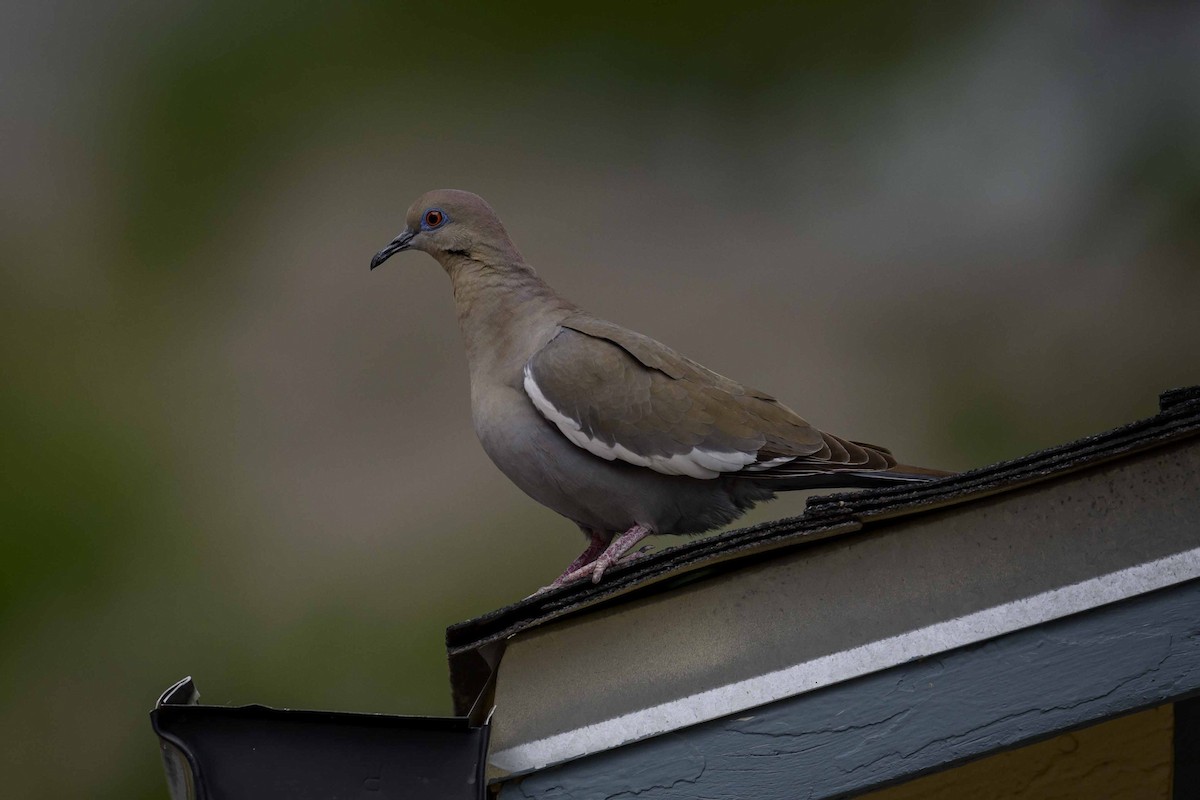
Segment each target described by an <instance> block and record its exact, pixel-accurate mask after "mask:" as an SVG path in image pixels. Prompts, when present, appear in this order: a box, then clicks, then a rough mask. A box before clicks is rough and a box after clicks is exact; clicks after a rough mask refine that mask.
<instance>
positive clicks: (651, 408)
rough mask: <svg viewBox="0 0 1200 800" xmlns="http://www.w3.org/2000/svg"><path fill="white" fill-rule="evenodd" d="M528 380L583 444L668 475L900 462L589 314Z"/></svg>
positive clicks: (751, 474) (535, 364)
mask: <svg viewBox="0 0 1200 800" xmlns="http://www.w3.org/2000/svg"><path fill="white" fill-rule="evenodd" d="M524 386H525V392H526V394H527V395H528V396H529V399H530V400H531V401H532V402H533V404H534V406H536V407H537V409H538V411H540V412H541V413H542V415H543V416H545V417H546V419H548V420H549V421H550V422H552V423H554V424H555V425H556V426H557V427H558V429H559V431H561V432H562V434H563V435H564V436H566V437H567V438H568V439H569V440H571V441H572V442H574V443H575V444H576V445H577V446H579V447H581V448H583V449H585V450H587V451H588V452H590V453H592V454H593V455H596V456H599V457H600V458H604V459H607V460H610V461H611V460H614V459H619V460H621V461H624V462H626V463H629V464H635V465H637V466H641V467H647V468H649V469H653V470H655V471H657V472H661V473H664V474H667V475H688V476H691V477H693V478H701V479H711V478H716V477H718V476H719V475H726V474H733V473H736V474H738V476H739V477H744V478H746V479H751V480H764V481H769V480H787V481H794V480H795V479H796V478H799V477H803V476H806V475H825V474H829V473H831V472H843V471H845V472H855V471H863V470H870V471H874V470H886V469H888V468H889V467H891V466H894V465H895V463H896V462H895V459H893V458H892V456H891V454H890V453H889V452H888V451H887V450H885V449H884V448H880V447H875V446H873V445H864V444H860V443H856V442H850V441H846V440H844V439H841V438H838V437H836V436H833V435H831V434H826V433H822V432H821V431H819V430H817V429H816V428H814V427H813V426H812V425H810V424H808V423H807V422H805V421H804V420H803V419H801V418H800V417H799V416H798V415H797V414H796V413H795V412H793V411H792V410H791V409H789V408H788V407H787V406H785V405H783V404H782V403H780V402H778V401H777V400H775V398H773V397H771V396H770V395H768V394H766V393H764V392H760V391H757V390H754V389H750V388H747V387H745V386H742V385H741V384H739V383H737V382H735V381H732V380H730V379H728V378H726V377H724V376H722V375H718V374H717V373H715V372H713V371H712V370H709V369H707V368H705V367H703V366H701V365H699V364H697V363H696V362H694V361H692V360H690V359H688V358H686V357H684V356H682V355H680V354H679V353H676V352H675V351H674V350H672V349H670V348H669V347H666V346H665V345H663V344H661V343H659V342H656V341H655V340H653V339H650V338H649V337H646V336H642V335H641V334H638V333H634V332H633V331H629V330H626V329H624V328H621V327H620V326H617V325H613V324H612V323H609V322H604V321H603V320H598V319H596V318H594V317H591V316H588V315H584V314H577V315H575V316H572V317H570V318H568V319H567V320H566V321H564V322H563V323H562V327H561V329H560V330H559V332H558V333H557V335H556V336H555V337H554V338H553V339H552V340H551V341H550V342H549V343H547V344H546V346H545V347H543V348H542V349H541V350H539V351H538V352H537V353H536V354H534V356H533V357H532V358H531V359H530V360H529V361H528V363H527V364H526V365H525V378H524Z"/></svg>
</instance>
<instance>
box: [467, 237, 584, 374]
mask: <svg viewBox="0 0 1200 800" xmlns="http://www.w3.org/2000/svg"><path fill="white" fill-rule="evenodd" d="M443 266H445V268H446V272H448V273H449V274H450V280H451V282H452V283H453V284H454V303H455V306H456V307H457V309H458V326H459V328H460V329H461V330H462V335H463V343H464V344H465V345H466V349H467V363H468V365H469V366H470V370H471V383H472V384H473V386H474V385H481V384H482V383H485V382H486V383H502V384H506V385H513V386H514V387H518V386H520V385H521V382H522V380H523V375H522V371H523V369H524V367H525V362H526V361H528V360H529V358H530V357H531V356H532V355H533V354H534V353H535V352H537V351H538V350H539V349H540V348H541V347H542V346H543V345H545V344H546V342H548V341H549V340H550V337H551V336H553V335H554V331H555V330H556V329H557V326H558V324H559V323H560V322H561V321H562V320H563V319H564V318H566V317H567V316H569V315H570V314H572V313H573V312H575V311H577V310H578V309H577V307H576V306H575V305H574V304H572V303H571V302H569V301H567V300H565V299H563V298H562V297H559V296H558V295H557V294H555V292H554V290H553V289H551V288H550V287H549V286H548V285H547V284H546V282H545V281H543V280H542V279H541V278H539V277H538V275H537V273H536V272H534V271H533V268H532V267H530V266H528V265H527V264H524V263H522V262H511V263H504V264H488V263H485V262H482V261H477V260H474V259H470V258H457V259H454V260H451V261H448V262H445V263H444V264H443Z"/></svg>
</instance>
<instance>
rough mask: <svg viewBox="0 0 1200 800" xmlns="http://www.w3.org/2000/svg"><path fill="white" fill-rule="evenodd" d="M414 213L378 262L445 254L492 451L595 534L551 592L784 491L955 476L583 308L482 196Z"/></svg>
mask: <svg viewBox="0 0 1200 800" xmlns="http://www.w3.org/2000/svg"><path fill="white" fill-rule="evenodd" d="M406 222H407V227H406V229H405V230H404V232H402V233H401V234H400V235H399V236H397V237H396V238H395V239H393V240H392V241H391V242H390V243H389V244H388V246H387V247H385V248H384V249H383V250H380V251H379V252H378V253H377V254H376V255H375V257H374V258H373V259H371V269H374V268H375V267H377V266H379V265H380V264H381V263H383V262H384V261H386V260H387V259H388V258H389V257H390V256H392V255H394V254H395V253H398V252H400V251H402V250H409V249H413V250H423V251H424V252H426V253H429V254H430V255H431V256H433V257H434V258H436V259H437V260H438V262H439V263H440V264H441V265H442V267H443V268H444V269H445V270H446V272H447V273H448V274H449V275H450V280H451V282H452V283H453V287H454V301H455V304H456V306H457V309H458V323H459V327H460V328H461V330H462V335H463V341H464V343H465V344H466V349H467V361H468V365H469V368H470V376H471V409H472V416H473V419H474V423H475V432H476V434H477V435H478V436H479V440H480V442H481V443H482V444H483V449H484V450H485V451H487V454H488V456H490V457H491V459H492V461H494V462H495V463H496V466H498V467H499V468H500V470H501V471H502V472H503V473H504V474H505V475H507V476H508V477H509V479H510V480H512V482H513V483H515V484H516V485H517V486H519V487H520V488H521V489H522V490H524V491H525V493H526V494H528V495H529V496H530V497H532V498H533V499H534V500H537V501H538V502H539V503H541V504H543V505H545V506H547V507H549V508H551V509H553V510H554V511H557V512H558V513H559V514H562V515H563V516H564V517H567V518H568V519H570V520H572V521H573V522H574V523H575V524H576V525H578V526H579V527H580V528H581V529H582V530H583V532H584V533H585V534H586V535H587V537H588V539H589V543H588V546H587V549H586V550H584V551H583V553H582V554H581V555H580V556H579V558H577V559H575V561H574V562H573V563H572V564H571V565H570V566H569V567H568V568H567V569H566V571H565V572H563V574H562V575H560V576H559V577H558V579H557V580H556V581H554V583H552V584H551V586H560V585H562V584H565V583H569V582H571V581H574V580H578V579H581V578H584V577H587V576H590V577H591V580H592V581H593V582H598V581H599V580H600V578H601V576H602V575H603V574H604V571H605V570H606V569H608V567H610V566H611V565H612V564H614V563H616V562H617V560H618V559H620V558H621V557H622V556H624V555H625V554H626V553H628V552H629V551H630V550H631V549H632V548H633V547H634V546H635V545H637V544H638V543H639V542H640V541H641V540H642V539H643V538H645V537H646V536H647V535H650V534H674V533H701V532H704V531H708V530H712V529H713V528H717V527H720V526H722V525H725V524H726V523H728V522H730V521H732V520H734V519H736V518H737V517H739V516H741V515H742V514H743V513H745V511H746V510H747V509H749V508H751V507H753V506H754V504H755V503H757V502H760V501H764V500H770V499H772V498H774V496H775V492H777V491H786V490H790V489H811V488H817V487H870V486H884V485H889V484H895V483H911V482H914V481H928V480H932V479H934V478H937V477H940V476H943V475H946V474H948V473H945V472H941V471H938V470H930V469H923V468H921V467H912V466H907V465H903V464H898V463H897V462H896V459H895V458H894V457H893V456H892V454H891V453H890V452H889V451H888V450H887V449H886V448H883V447H878V446H876V445H871V444H864V443H862V442H853V441H849V440H846V439H842V438H841V437H838V436H834V435H832V434H829V433H823V432H822V431H819V430H817V429H816V428H814V427H813V426H812V425H810V424H808V423H807V422H805V421H804V420H803V419H801V418H800V417H799V416H797V415H796V413H795V412H793V411H792V410H791V409H790V408H788V407H787V406H785V405H783V404H782V403H780V402H779V401H778V400H776V399H775V398H773V397H771V395H769V394H766V393H764V392H760V391H757V390H755V389H750V388H747V387H745V386H742V385H741V384H739V383H736V382H734V381H731V380H729V379H728V378H725V377H723V376H721V375H718V374H717V373H715V372H713V371H712V370H709V369H706V368H705V367H702V366H701V365H699V364H697V363H696V362H694V361H692V360H690V359H688V358H685V357H684V356H682V355H680V354H679V353H677V352H675V351H674V350H672V349H671V348H669V347H667V346H666V345H663V344H661V343H659V342H657V341H655V340H653V339H651V338H649V337H646V336H643V335H641V334H639V333H635V332H633V331H630V330H627V329H625V328H622V327H620V326H618V325H614V324H613V323H611V322H605V321H604V320H601V319H597V318H596V317H593V316H592V315H591V314H588V313H587V312H586V311H583V310H581V309H580V308H579V307H578V306H576V305H575V304H574V303H571V302H570V301H568V300H565V299H563V298H562V297H559V296H558V295H557V294H555V292H554V290H553V289H551V288H550V287H549V286H548V285H547V284H546V283H545V282H544V281H543V280H542V279H541V278H539V277H538V275H537V273H535V272H534V270H533V269H532V268H531V267H530V266H529V265H528V264H526V263H525V260H524V259H523V258H522V257H521V254H520V253H519V252H518V251H517V248H516V246H515V245H513V243H512V240H511V239H509V237H508V234H507V233H506V232H505V230H504V226H503V225H501V223H500V220H499V218H497V216H496V214H495V212H494V211H492V208H491V207H490V206H489V205H488V204H487V203H486V202H484V200H483V199H482V198H480V197H478V196H476V195H474V194H471V193H470V192H463V191H457V190H453V189H441V190H436V191H432V192H428V193H426V194H425V195H423V196H421V197H420V198H419V199H418V200H417V201H416V202H415V203H413V205H412V206H411V207H410V208H409V209H408V216H407V220H406ZM548 588H549V587H548Z"/></svg>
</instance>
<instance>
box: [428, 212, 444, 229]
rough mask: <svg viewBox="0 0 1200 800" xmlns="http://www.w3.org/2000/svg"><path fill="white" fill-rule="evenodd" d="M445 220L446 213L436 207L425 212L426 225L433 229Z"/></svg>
mask: <svg viewBox="0 0 1200 800" xmlns="http://www.w3.org/2000/svg"><path fill="white" fill-rule="evenodd" d="M445 221H446V215H445V214H443V213H442V212H441V211H439V210H438V209H436V208H431V209H429V210H428V211H426V212H425V219H424V222H425V227H426V228H428V229H431V230H432V229H433V228H436V227H438V226H439V225H441V224H442V223H443V222H445Z"/></svg>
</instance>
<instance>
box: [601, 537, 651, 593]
mask: <svg viewBox="0 0 1200 800" xmlns="http://www.w3.org/2000/svg"><path fill="white" fill-rule="evenodd" d="M652 533H654V531H652V530H650V528H648V527H646V526H645V525H641V524H639V525H634V526H633V527H632V528H630V529H629V530H627V531H625V532H624V533H622V534H621V535H620V536H618V537H617V538H615V539H613V540H612V543H611V544H609V546H608V547H607V548H606V549H605V551H604V552H603V553H601V554H600V557H599V558H597V559H596V560H595V562H594V563H593V564H592V565H591V571H592V583H599V582H600V578H602V577H604V571H605V570H607V569H608V568H609V567H611V566H612V565H613V564H615V563H617V562H618V561H620V560H621V557H622V556H624V555H625V554H626V553H628V552H629V551H630V550H632V549H633V548H634V547H636V546H637V543H638V542H640V541H641V540H642V539H645V538H646V537H647V536H649V535H650V534H652Z"/></svg>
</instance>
